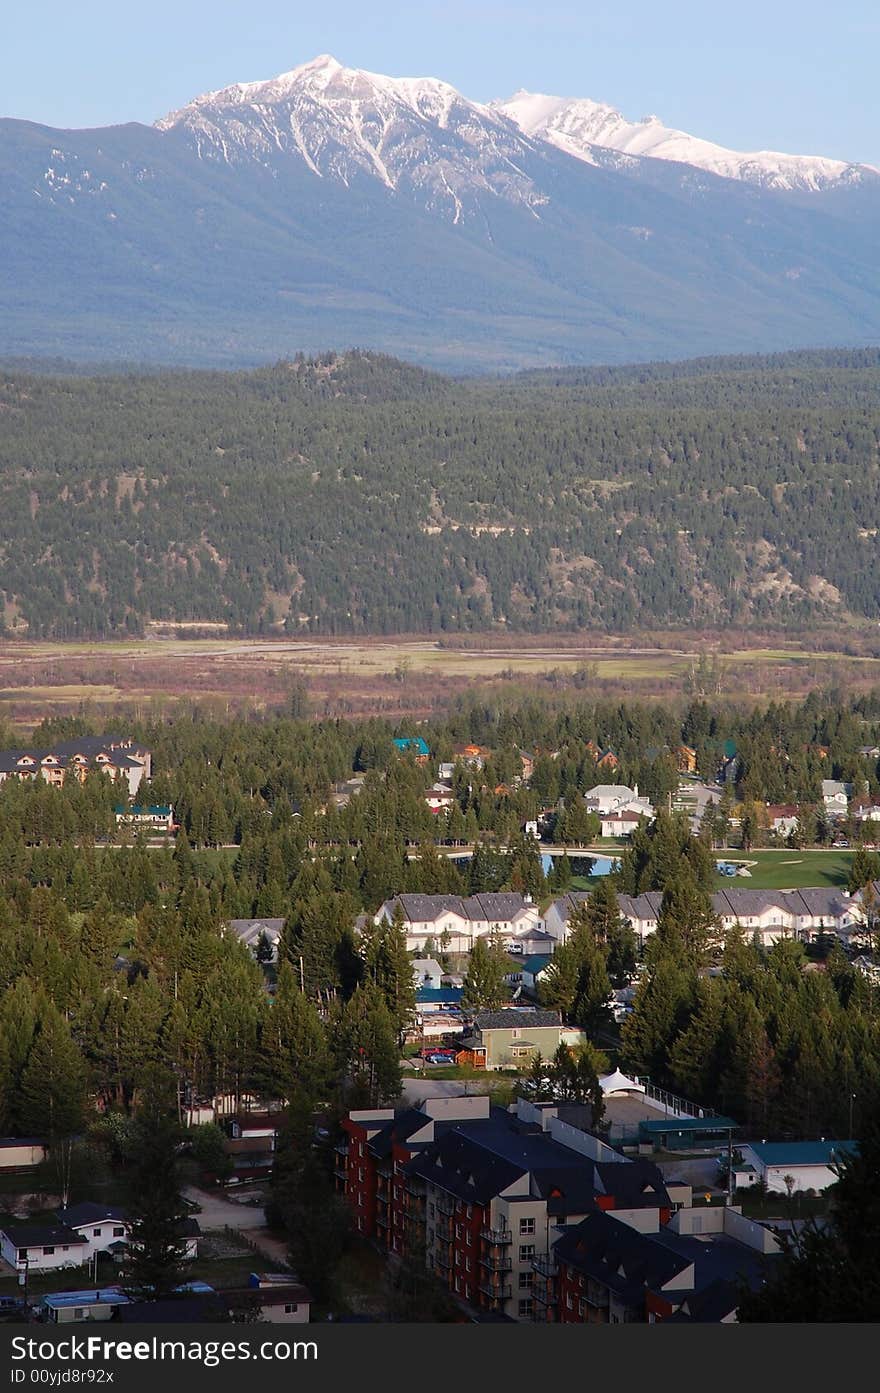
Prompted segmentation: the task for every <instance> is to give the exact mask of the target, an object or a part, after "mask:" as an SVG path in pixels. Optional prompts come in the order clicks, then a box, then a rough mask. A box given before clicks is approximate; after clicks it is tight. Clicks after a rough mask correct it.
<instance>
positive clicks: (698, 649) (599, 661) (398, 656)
mask: <svg viewBox="0 0 880 1393" xmlns="http://www.w3.org/2000/svg"><path fill="white" fill-rule="evenodd" d="M824 641H825V642H827V643H833V642H834V641H835V640H834V636H833V635H832V636H829V635H825V636H824ZM837 642H839V637H838V638H837ZM705 652H711V653H712V654H714V655H716V656H717V657H718V658H719V659H720V662H721V666H722V669H723V674H722V675H723V680H722V681H721V690H720V692H719V695H720V696H721V697H723V698H725V699H728V700H734V701H755V700H758V699H760V698H762V697H766V696H768V695H771V694H772V695H774V696H778V697H780V698H786V697H791V698H795V697H798V696H802V695H804V694H805V693H806V692H807V691H809V690H811V689H812V688H814V687H816V686H817V685H820V684H826V683H828V682H830V681H834V682H837V683H840V684H842V685H845V686H847V687H849V688H853V689H858V690H861V689H864V688H868V687H871V686H872V685H880V640H878V637H877V635H876V633H875V632H873V631H872V632H871V633H868V632H867V631H865V632H864V633H862V632H859V633H858V634H856V635H855V636H854V638H853V651H852V652H850V653H843V652H841V651H834V650H833V649H831V648H829V649H828V650H827V651H817V643H811V640H810V638H809V637H808V636H793V637H792V639H791V640H790V641H788V642H783V643H781V644H779V646H772V644H771V643H770V642H768V639H767V636H766V635H765V636H761V635H757V634H756V635H755V636H754V642H753V643H751V642H750V636H749V635H748V634H747V633H745V632H740V633H737V634H735V635H733V634H709V633H701V634H690V633H684V632H681V633H679V632H676V633H660V632H658V633H656V634H651V635H644V636H641V637H637V638H632V637H627V636H617V637H615V636H607V637H605V636H595V635H591V634H583V635H578V634H563V635H560V636H558V638H557V637H556V636H553V635H509V636H508V635H504V636H496V635H488V634H487V635H479V636H474V635H471V636H468V635H463V636H462V638H461V640H460V641H458V640H457V639H456V640H449V639H445V640H442V641H440V642H438V641H437V640H435V639H433V638H430V637H414V636H404V637H400V638H388V639H359V640H350V641H349V640H344V639H315V638H311V639H289V638H269V639H266V638H261V639H230V638H227V637H225V636H223V635H222V634H218V635H216V636H214V637H200V638H194V637H187V636H186V635H185V634H183V635H182V636H181V637H177V638H175V637H173V636H168V635H167V634H162V635H161V636H160V635H158V634H156V635H154V636H151V637H149V638H145V639H134V640H132V639H128V640H118V641H112V642H107V643H86V642H74V643H49V642H40V641H29V640H26V639H14V640H10V639H3V640H0V716H6V717H8V718H9V719H11V720H12V721H14V722H15V724H16V725H19V726H22V727H26V726H28V725H33V724H35V723H36V722H37V721H39V720H41V719H42V718H43V717H44V716H47V715H53V714H61V713H63V712H66V711H70V710H75V709H77V708H79V707H81V706H86V707H87V708H88V709H90V710H92V711H94V712H96V713H100V715H101V716H102V718H104V719H106V720H110V719H112V718H113V716H114V715H115V713H116V712H117V711H119V712H124V711H127V710H131V709H132V708H134V709H141V710H142V709H143V708H144V707H148V708H150V709H151V710H153V711H154V712H157V713H158V712H159V711H167V709H168V707H169V705H173V704H174V703H175V702H177V701H186V702H198V703H199V704H201V705H205V706H209V707H213V708H215V709H217V710H218V711H220V712H224V711H225V712H226V713H229V712H234V711H251V710H254V709H258V710H259V709H263V708H265V707H266V706H267V705H272V704H275V703H282V702H284V700H285V698H286V697H287V696H288V695H289V693H290V689H291V684H292V682H294V681H296V682H297V683H305V685H306V688H307V691H308V696H309V699H310V706H311V708H312V710H313V711H314V713H315V714H316V715H330V716H335V715H353V716H357V715H368V714H375V713H376V712H382V713H385V714H390V713H394V714H396V715H400V716H403V715H411V716H422V715H430V714H431V712H432V711H435V710H436V709H437V702H438V701H440V702H441V703H442V700H443V698H444V697H453V696H455V695H457V694H458V693H459V692H460V691H461V688H462V685H463V684H471V683H473V684H479V685H480V686H481V687H486V686H490V687H492V688H494V687H496V686H497V687H498V688H499V689H501V690H504V691H507V692H512V691H513V685H512V684H513V683H517V682H518V683H519V684H520V686H521V687H523V688H525V689H534V688H535V687H536V686H539V685H542V684H543V683H544V682H545V679H546V677H547V675H548V674H550V673H552V674H553V682H554V686H556V687H558V686H559V685H560V683H561V684H562V685H563V686H565V685H566V684H570V683H571V679H572V678H573V677H574V675H575V674H579V676H578V686H577V690H578V691H579V692H583V691H589V692H591V693H593V694H594V695H602V696H607V697H612V698H613V697H618V696H620V697H624V696H626V697H629V698H632V697H638V698H643V699H657V698H664V699H670V698H674V697H680V696H681V694H682V692H683V690H684V686H685V679H686V677H687V675H688V673H689V672H690V671H691V670H692V669H693V668H694V667H695V664H696V661H697V658H698V656H699V655H701V654H703V653H705Z"/></svg>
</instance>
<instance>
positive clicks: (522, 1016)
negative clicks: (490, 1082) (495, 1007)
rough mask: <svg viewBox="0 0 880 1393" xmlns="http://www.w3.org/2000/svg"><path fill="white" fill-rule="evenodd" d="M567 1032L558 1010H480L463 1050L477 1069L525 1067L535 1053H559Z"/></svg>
mask: <svg viewBox="0 0 880 1393" xmlns="http://www.w3.org/2000/svg"><path fill="white" fill-rule="evenodd" d="M563 1032H564V1026H563V1025H562V1022H561V1018H560V1015H559V1012H558V1011H540V1010H517V1009H516V1008H511V1007H505V1008H503V1009H502V1010H500V1011H477V1012H475V1014H474V1017H473V1020H472V1022H471V1028H470V1031H469V1033H467V1034H466V1035H465V1036H464V1037H463V1038H462V1041H461V1050H462V1052H463V1053H464V1054H466V1055H467V1056H468V1057H469V1062H470V1063H472V1064H473V1066H474V1068H476V1069H505V1068H520V1069H521V1068H524V1067H527V1065H528V1062H529V1060H530V1059H531V1058H532V1057H533V1056H534V1055H535V1054H541V1055H543V1057H544V1058H545V1059H549V1058H550V1056H551V1055H553V1054H555V1053H556V1050H557V1049H558V1048H559V1044H560V1041H561V1039H562V1035H563Z"/></svg>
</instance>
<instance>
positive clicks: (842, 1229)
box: [738, 1115, 880, 1324]
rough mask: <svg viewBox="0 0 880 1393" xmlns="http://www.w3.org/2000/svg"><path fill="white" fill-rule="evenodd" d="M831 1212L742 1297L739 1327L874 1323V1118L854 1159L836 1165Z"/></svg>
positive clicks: (877, 1314)
mask: <svg viewBox="0 0 880 1393" xmlns="http://www.w3.org/2000/svg"><path fill="white" fill-rule="evenodd" d="M838 1173H839V1178H838V1180H837V1182H836V1184H835V1185H834V1186H833V1187H832V1188H831V1190H830V1192H829V1193H830V1198H831V1201H832V1207H831V1212H830V1214H829V1216H828V1220H827V1222H826V1223H825V1225H824V1226H823V1227H822V1228H820V1227H819V1226H818V1225H817V1224H816V1222H815V1220H813V1221H810V1222H808V1223H807V1224H806V1225H805V1227H804V1228H803V1229H802V1230H801V1231H800V1232H799V1233H797V1234H795V1235H794V1237H793V1238H791V1239H790V1240H788V1241H787V1243H786V1246H785V1252H784V1255H783V1257H782V1258H780V1259H779V1260H778V1261H777V1263H776V1264H775V1265H774V1267H773V1270H772V1271H771V1272H770V1273H769V1275H768V1278H767V1280H766V1282H765V1284H764V1285H763V1286H762V1287H761V1288H760V1289H759V1290H758V1291H743V1293H742V1297H741V1299H740V1303H739V1310H738V1319H739V1320H740V1322H742V1323H743V1324H755V1323H762V1324H764V1323H768V1322H772V1323H778V1322H810V1323H814V1322H816V1321H822V1322H827V1321H831V1322H876V1321H880V1267H878V1264H877V1251H878V1245H880V1200H878V1195H880V1124H878V1120H877V1117H876V1115H874V1116H873V1117H872V1118H871V1121H870V1124H869V1126H868V1128H867V1129H866V1131H865V1134H864V1135H863V1136H862V1138H861V1140H860V1142H859V1144H858V1149H857V1151H856V1152H855V1153H844V1154H843V1155H842V1156H841V1157H840V1159H839V1162H838Z"/></svg>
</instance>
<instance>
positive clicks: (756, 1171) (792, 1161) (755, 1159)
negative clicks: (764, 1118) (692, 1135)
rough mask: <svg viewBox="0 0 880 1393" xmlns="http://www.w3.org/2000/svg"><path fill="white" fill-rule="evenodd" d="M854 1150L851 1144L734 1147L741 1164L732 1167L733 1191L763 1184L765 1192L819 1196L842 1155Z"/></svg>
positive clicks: (834, 1176) (830, 1182) (834, 1177)
mask: <svg viewBox="0 0 880 1393" xmlns="http://www.w3.org/2000/svg"><path fill="white" fill-rule="evenodd" d="M856 1150H857V1143H856V1142H854V1141H824V1140H823V1141H786V1142H747V1143H746V1144H745V1145H743V1144H742V1143H740V1144H738V1145H737V1151H738V1152H739V1154H740V1156H741V1157H742V1161H741V1162H738V1163H737V1164H736V1165H735V1166H734V1171H733V1174H734V1183H735V1185H736V1187H737V1189H744V1190H747V1189H749V1188H750V1187H751V1186H753V1185H758V1184H759V1183H761V1182H763V1184H764V1185H766V1187H767V1189H768V1190H770V1191H773V1192H774V1193H777V1194H783V1195H784V1194H785V1193H786V1192H787V1189H788V1186H787V1185H786V1179H787V1180H788V1181H789V1182H790V1184H791V1189H792V1192H793V1193H794V1192H795V1191H797V1190H801V1191H804V1190H815V1191H816V1193H817V1194H819V1193H820V1192H821V1191H822V1190H827V1189H828V1186H829V1185H833V1184H834V1183H835V1181H836V1180H837V1178H838V1176H837V1167H838V1165H839V1163H840V1161H841V1160H842V1158H843V1157H844V1156H845V1155H848V1154H852V1153H853V1152H854V1151H856Z"/></svg>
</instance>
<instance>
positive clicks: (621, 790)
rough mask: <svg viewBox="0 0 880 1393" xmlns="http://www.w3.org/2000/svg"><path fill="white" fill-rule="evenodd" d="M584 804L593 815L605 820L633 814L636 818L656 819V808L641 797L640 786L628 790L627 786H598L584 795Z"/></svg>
mask: <svg viewBox="0 0 880 1393" xmlns="http://www.w3.org/2000/svg"><path fill="white" fill-rule="evenodd" d="M584 802H585V803H586V805H587V807H588V808H589V810H590V812H591V813H598V815H599V817H600V818H602V819H603V821H604V820H605V819H606V818H610V817H612V816H620V815H621V814H624V813H633V814H635V816H636V818H637V819H638V818H639V817H646V818H648V819H649V820H651V819H653V817H654V808H653V806H652V804H651V803H650V801H649V800H648V799H647V798H640V797H639V786H638V784H636V786H635V787H634V788H627V786H626V784H596V786H595V787H594V788H590V789H588V790H587V792H586V793H585V794H584Z"/></svg>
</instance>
